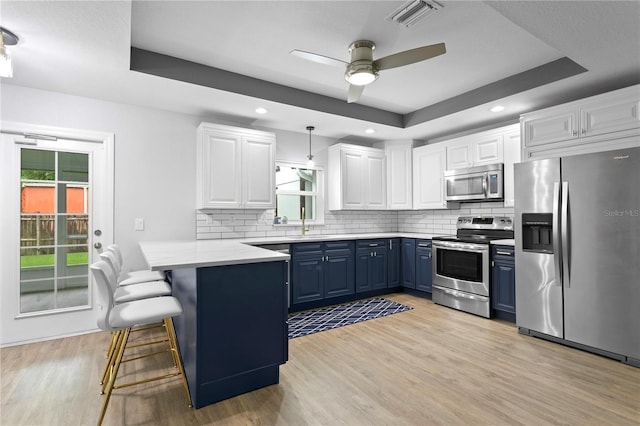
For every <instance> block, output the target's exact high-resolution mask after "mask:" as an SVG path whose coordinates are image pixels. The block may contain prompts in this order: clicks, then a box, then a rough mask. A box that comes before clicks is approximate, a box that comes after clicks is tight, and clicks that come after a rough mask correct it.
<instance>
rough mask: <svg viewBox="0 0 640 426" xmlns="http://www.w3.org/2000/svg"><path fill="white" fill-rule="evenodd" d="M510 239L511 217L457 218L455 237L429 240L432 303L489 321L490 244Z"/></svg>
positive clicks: (511, 236) (511, 231)
mask: <svg viewBox="0 0 640 426" xmlns="http://www.w3.org/2000/svg"><path fill="white" fill-rule="evenodd" d="M511 238H513V219H512V218H510V217H506V216H482V217H472V216H461V217H459V218H458V223H457V232H456V235H455V236H447V237H434V238H433V240H432V252H433V290H432V291H433V293H432V300H433V301H434V302H435V303H438V304H440V305H444V306H448V307H450V308H455V309H458V310H461V311H465V312H469V313H472V314H476V315H480V316H483V317H485V318H490V317H491V300H490V290H489V288H490V287H489V278H490V273H489V272H490V264H491V260H490V250H489V242H490V241H491V240H497V239H511Z"/></svg>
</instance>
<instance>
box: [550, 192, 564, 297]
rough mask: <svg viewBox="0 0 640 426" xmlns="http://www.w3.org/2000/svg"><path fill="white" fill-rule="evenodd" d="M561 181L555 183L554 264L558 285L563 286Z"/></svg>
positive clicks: (552, 235) (552, 236)
mask: <svg viewBox="0 0 640 426" xmlns="http://www.w3.org/2000/svg"><path fill="white" fill-rule="evenodd" d="M560 222H561V219H560V182H554V183H553V224H552V233H551V238H552V240H553V241H552V243H553V266H554V269H555V272H556V285H557V286H558V287H562V263H561V262H562V249H561V246H560V244H561V243H560Z"/></svg>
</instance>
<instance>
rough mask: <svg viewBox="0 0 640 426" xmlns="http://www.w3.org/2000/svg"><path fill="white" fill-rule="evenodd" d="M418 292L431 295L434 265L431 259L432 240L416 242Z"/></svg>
mask: <svg viewBox="0 0 640 426" xmlns="http://www.w3.org/2000/svg"><path fill="white" fill-rule="evenodd" d="M415 264H416V278H415V281H416V290H421V291H426V292H429V293H431V282H432V276H431V274H432V271H433V263H432V259H431V240H417V241H416V263H415Z"/></svg>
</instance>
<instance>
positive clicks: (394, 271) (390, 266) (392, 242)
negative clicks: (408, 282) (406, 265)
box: [386, 238, 400, 288]
mask: <svg viewBox="0 0 640 426" xmlns="http://www.w3.org/2000/svg"><path fill="white" fill-rule="evenodd" d="M386 241H387V243H388V247H387V287H389V288H393V287H398V286H400V238H391V239H389V240H386Z"/></svg>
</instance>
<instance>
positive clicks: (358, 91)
mask: <svg viewBox="0 0 640 426" xmlns="http://www.w3.org/2000/svg"><path fill="white" fill-rule="evenodd" d="M363 91H364V86H356V85H355V84H350V85H349V93H348V94H347V103H350V104H352V103H354V102H358V101H359V100H360V96H362V92H363Z"/></svg>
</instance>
